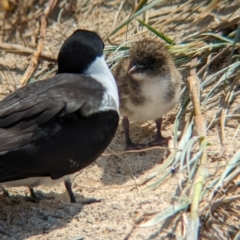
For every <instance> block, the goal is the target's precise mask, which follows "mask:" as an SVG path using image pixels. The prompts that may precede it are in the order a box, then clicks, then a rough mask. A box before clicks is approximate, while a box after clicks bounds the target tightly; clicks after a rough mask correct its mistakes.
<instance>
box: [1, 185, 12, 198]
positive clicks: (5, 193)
mask: <svg viewBox="0 0 240 240" xmlns="http://www.w3.org/2000/svg"><path fill="white" fill-rule="evenodd" d="M1 188H2V192H3V196H4V197H9V196H10V195H9V192H8V191H7V190H6V189H5V188H4V187H3V186H2V187H1Z"/></svg>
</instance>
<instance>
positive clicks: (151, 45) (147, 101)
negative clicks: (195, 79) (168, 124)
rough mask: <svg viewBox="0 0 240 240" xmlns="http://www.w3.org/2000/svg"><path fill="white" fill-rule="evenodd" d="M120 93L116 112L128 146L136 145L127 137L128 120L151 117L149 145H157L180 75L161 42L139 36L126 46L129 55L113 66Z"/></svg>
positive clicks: (175, 99) (177, 92) (176, 96)
mask: <svg viewBox="0 0 240 240" xmlns="http://www.w3.org/2000/svg"><path fill="white" fill-rule="evenodd" d="M114 76H115V79H116V81H117V85H118V90H119V96H120V112H121V115H122V116H123V128H124V131H125V136H126V145H127V148H128V149H131V148H134V149H136V148H139V145H136V144H133V143H132V141H131V139H130V137H129V121H128V119H130V120H131V121H135V122H143V121H148V120H153V119H155V121H156V126H157V136H156V139H155V140H154V141H153V142H151V143H150V145H159V144H160V145H161V144H162V143H163V140H164V138H163V137H162V135H161V122H162V121H161V118H162V116H163V115H164V114H166V113H167V112H168V111H169V110H171V109H172V108H173V107H174V106H175V105H176V104H177V103H178V102H179V99H180V88H181V79H182V77H181V74H180V73H179V71H178V70H177V68H176V66H175V64H174V62H173V60H172V58H171V56H170V54H169V52H168V50H167V49H166V47H165V46H164V44H163V43H162V42H159V41H157V40H151V39H143V40H141V41H138V42H135V43H133V44H132V46H131V47H130V53H129V57H127V58H124V59H123V60H121V61H120V62H119V63H118V65H117V66H116V68H115V69H114Z"/></svg>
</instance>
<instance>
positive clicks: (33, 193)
mask: <svg viewBox="0 0 240 240" xmlns="http://www.w3.org/2000/svg"><path fill="white" fill-rule="evenodd" d="M29 191H30V195H31V197H32V200H34V201H35V202H39V200H40V198H39V197H38V196H37V195H36V193H35V192H34V190H33V188H29Z"/></svg>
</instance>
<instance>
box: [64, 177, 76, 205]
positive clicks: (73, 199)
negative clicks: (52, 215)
mask: <svg viewBox="0 0 240 240" xmlns="http://www.w3.org/2000/svg"><path fill="white" fill-rule="evenodd" d="M64 184H65V187H66V189H67V191H68V195H69V197H70V201H71V202H72V203H75V202H76V198H75V196H74V194H73V190H72V183H71V180H70V179H69V178H68V179H67V180H65V181H64Z"/></svg>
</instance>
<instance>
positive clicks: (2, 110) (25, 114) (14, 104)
mask: <svg viewBox="0 0 240 240" xmlns="http://www.w3.org/2000/svg"><path fill="white" fill-rule="evenodd" d="M104 90H105V89H104V87H103V86H102V85H101V84H100V83H98V82H96V81H95V80H94V79H92V78H91V77H87V76H84V75H76V74H61V75H57V76H55V77H52V78H50V79H47V80H44V81H40V82H36V83H32V84H29V85H27V86H25V87H24V88H20V89H18V90H17V91H15V92H13V93H12V94H10V95H9V96H8V97H6V98H5V99H3V100H2V101H1V102H0V154H1V152H2V154H4V151H8V150H12V149H16V148H20V147H23V146H26V145H27V144H29V143H30V142H32V141H35V140H37V139H39V138H42V137H45V136H46V134H47V133H46V132H44V131H43V130H42V129H41V126H44V125H46V124H48V123H50V122H52V121H54V120H55V119H56V118H59V117H63V116H67V115H69V114H71V113H73V112H76V111H79V114H82V115H83V116H84V115H88V114H91V113H94V112H97V111H98V109H99V107H100V105H101V102H102V97H103V94H104ZM52 131H54V129H52ZM0 161H1V160H0Z"/></svg>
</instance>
